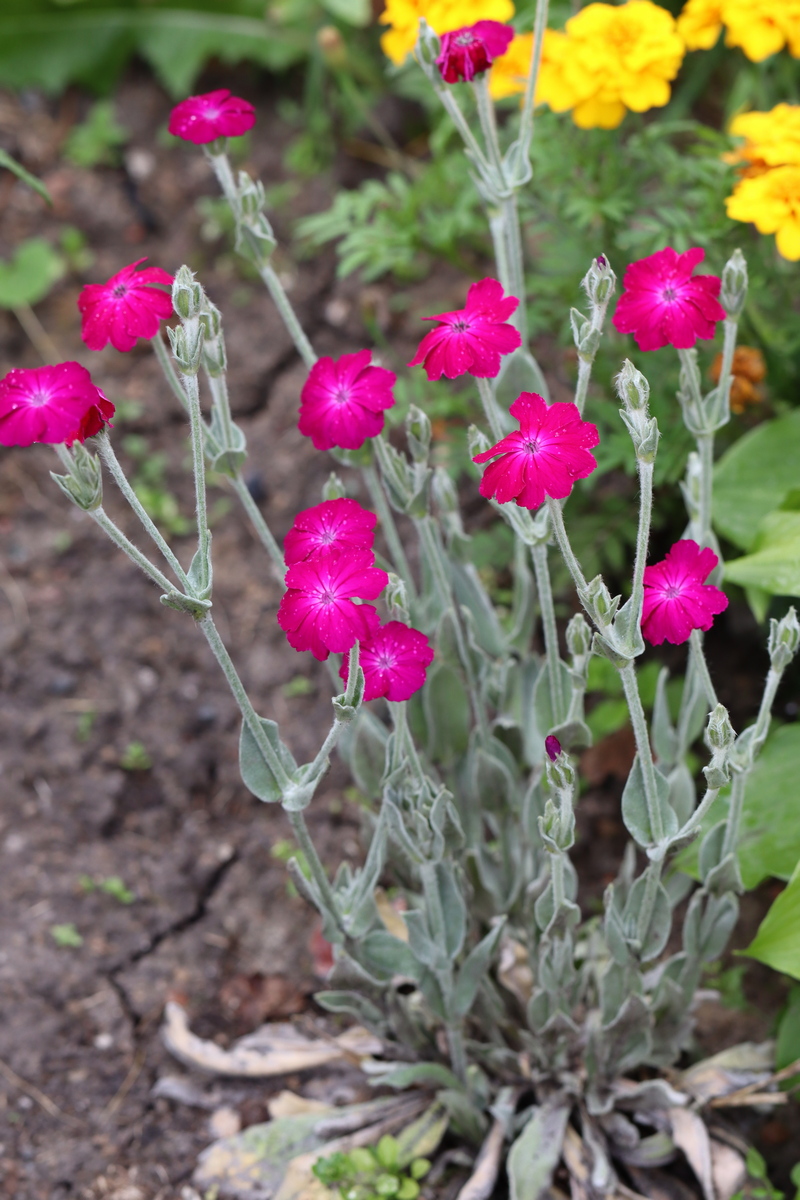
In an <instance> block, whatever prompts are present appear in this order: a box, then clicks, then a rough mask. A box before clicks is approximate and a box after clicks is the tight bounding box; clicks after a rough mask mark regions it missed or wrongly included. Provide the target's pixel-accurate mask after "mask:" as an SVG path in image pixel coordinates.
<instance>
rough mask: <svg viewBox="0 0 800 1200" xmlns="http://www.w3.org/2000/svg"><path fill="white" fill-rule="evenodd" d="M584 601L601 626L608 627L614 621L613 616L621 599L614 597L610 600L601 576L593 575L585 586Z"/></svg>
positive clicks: (609, 594)
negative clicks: (585, 600) (591, 609)
mask: <svg viewBox="0 0 800 1200" xmlns="http://www.w3.org/2000/svg"><path fill="white" fill-rule="evenodd" d="M586 599H587V601H588V603H589V604H590V605H591V607H592V608H593V609H594V611H595V613H596V614H597V619H598V621H599V623H600V624H601V625H610V624H611V622H612V621H613V620H614V615H615V613H616V611H617V609H618V608H619V602H620V599H621V597H620V596H614V598H613V600H612V598H611V593H610V592H609V590H608V588H607V587H606V585H605V583H604V582H603V577H602V575H595V577H594V579H590V580H589V583H588V584H587V585H586Z"/></svg>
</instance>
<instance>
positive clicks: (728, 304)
mask: <svg viewBox="0 0 800 1200" xmlns="http://www.w3.org/2000/svg"><path fill="white" fill-rule="evenodd" d="M719 299H720V303H721V304H722V307H723V308H724V309H725V312H726V313H727V314H728V316H729V317H738V316H739V314H740V313H741V311H742V309H743V308H744V302H745V300H746V299H747V262H746V261H745V257H744V255H743V254H742V252H741V250H734V252H733V254H732V255H731V256H730V258H729V259H728V261H727V262H726V263H725V266H724V268H723V271H722V288H721V290H720V296H719Z"/></svg>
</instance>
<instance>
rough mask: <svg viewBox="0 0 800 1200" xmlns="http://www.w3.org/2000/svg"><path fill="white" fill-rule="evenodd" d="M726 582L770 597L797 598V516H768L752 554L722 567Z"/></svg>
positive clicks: (799, 588) (799, 566)
mask: <svg viewBox="0 0 800 1200" xmlns="http://www.w3.org/2000/svg"><path fill="white" fill-rule="evenodd" d="M725 579H726V580H728V579H730V580H732V581H733V582H734V583H739V584H741V585H742V586H743V587H748V588H758V589H760V590H761V591H763V592H769V593H770V594H771V595H773V596H800V512H781V511H780V510H779V511H777V512H771V513H768V514H767V516H766V517H764V519H763V521H762V522H761V524H760V526H759V529H758V533H757V535H756V537H755V540H754V542H753V545H752V552H751V553H750V554H746V555H745V556H744V557H743V558H735V559H733V560H732V561H730V562H726V563H725Z"/></svg>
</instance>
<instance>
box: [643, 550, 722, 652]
mask: <svg viewBox="0 0 800 1200" xmlns="http://www.w3.org/2000/svg"><path fill="white" fill-rule="evenodd" d="M718 562H719V559H718V558H717V556H716V554H715V553H714V551H713V550H709V549H708V548H707V547H706V548H704V549H703V550H701V549H700V547H699V546H698V544H697V542H694V541H692V540H691V538H684V539H683V540H682V541H680V542H676V543H675V545H674V546H673V547H672V549H671V550H670V551H669V553H668V554H667V557H666V558H665V559H664V560H663V561H662V562H660V563H655V564H654V565H653V566H652V567H645V572H644V604H643V606H642V633H643V634H644V636H645V637H646V638H647V640H648V642H651V643H652V644H653V645H654V646H660V645H661V643H662V642H665V641H666V642H671V643H672V645H673V646H679V645H681V643H682V642H687V641H688V640H689V637H690V635H691V632H692V630H693V629H710V628H711V626H712V624H713V623H714V617H715V616H716V615H717V614H718V613H721V612H724V611H725V609H726V608H727V607H728V597H727V596H726V595H725V593H724V592H722V591H720V589H719V588H718V587H714V586H713V584H710V583H705V580H706V579H707V578H708V576H709V574H710V573H711V572H712V571H713V570H714V567H715V566H716V565H717V563H718Z"/></svg>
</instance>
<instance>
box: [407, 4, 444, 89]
mask: <svg viewBox="0 0 800 1200" xmlns="http://www.w3.org/2000/svg"><path fill="white" fill-rule="evenodd" d="M440 50H441V45H440V43H439V38H438V36H437V35H436V33H435V32H434V30H433V29H431V27H430V25H429V24H428V22H427V21H426V20H425V18H424V17H420V19H419V33H418V35H417V44H416V46H415V47H414V57H415V58H416V60H417V62H418V63H419V65H420V66H421V67H422V69H423V71H424V72H425V74H426V75H427V76H428V78H429V79H430V80H431V82H432V83H434V84H436V85H437V87H438V88H441V87H442V76H441V72H440V71H439V68H438V67H437V65H436V59H437V58H438V57H439V51H440Z"/></svg>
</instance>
